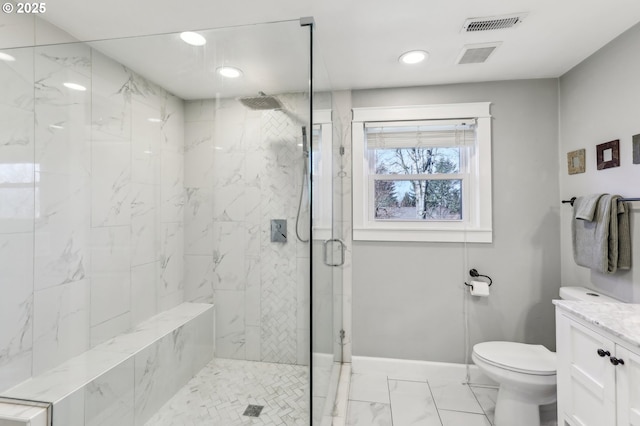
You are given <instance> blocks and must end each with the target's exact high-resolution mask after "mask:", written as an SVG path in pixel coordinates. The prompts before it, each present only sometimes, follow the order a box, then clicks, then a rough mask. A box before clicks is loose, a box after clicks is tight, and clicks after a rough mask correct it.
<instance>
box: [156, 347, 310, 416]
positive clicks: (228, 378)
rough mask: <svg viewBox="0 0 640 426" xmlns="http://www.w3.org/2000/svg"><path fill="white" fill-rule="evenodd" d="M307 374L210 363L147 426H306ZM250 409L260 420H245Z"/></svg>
mask: <svg viewBox="0 0 640 426" xmlns="http://www.w3.org/2000/svg"><path fill="white" fill-rule="evenodd" d="M308 401H309V368H308V367H306V366H300V365H288V364H272V363H266V362H253V361H240V360H230V359H214V360H213V361H211V362H210V363H209V364H208V365H207V366H206V367H205V368H203V369H202V370H201V371H200V372H199V373H198V374H197V375H196V376H195V377H194V378H193V379H191V380H190V381H189V383H187V384H186V385H185V386H184V387H183V388H182V389H181V390H180V391H178V393H176V395H175V396H174V397H173V398H172V399H171V400H169V401H168V402H167V403H166V404H165V405H164V406H163V407H162V408H161V409H160V411H159V412H158V413H156V415H154V416H153V417H152V418H151V419H150V420H149V421H148V422H147V423H146V426H178V425H180V426H187V425H188V426H236V425H261V426H262V425H264V426H272V425H273V426H276V425H287V426H309V424H310V420H309V418H310V415H309V403H308ZM249 404H253V405H263V406H264V409H263V410H262V412H261V414H260V416H259V417H247V416H243V415H242V414H243V413H244V411H245V409H246V408H247V406H248V405H249Z"/></svg>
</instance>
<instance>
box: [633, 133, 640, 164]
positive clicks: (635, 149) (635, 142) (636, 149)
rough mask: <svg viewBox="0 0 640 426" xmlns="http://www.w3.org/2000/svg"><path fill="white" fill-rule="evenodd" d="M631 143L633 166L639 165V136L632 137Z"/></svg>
mask: <svg viewBox="0 0 640 426" xmlns="http://www.w3.org/2000/svg"><path fill="white" fill-rule="evenodd" d="M631 143H632V144H633V164H640V135H633V137H632V138H631Z"/></svg>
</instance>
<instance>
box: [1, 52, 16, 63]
mask: <svg viewBox="0 0 640 426" xmlns="http://www.w3.org/2000/svg"><path fill="white" fill-rule="evenodd" d="M15 60H16V58H14V57H13V56H11V55H9V54H8V53H2V52H0V61H7V62H13V61H15Z"/></svg>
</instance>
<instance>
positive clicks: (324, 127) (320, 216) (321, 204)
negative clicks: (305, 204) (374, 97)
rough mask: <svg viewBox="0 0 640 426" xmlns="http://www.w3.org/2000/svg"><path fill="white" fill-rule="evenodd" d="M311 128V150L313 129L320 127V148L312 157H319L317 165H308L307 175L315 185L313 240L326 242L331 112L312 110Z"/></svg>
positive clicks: (330, 208)
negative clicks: (309, 175)
mask: <svg viewBox="0 0 640 426" xmlns="http://www.w3.org/2000/svg"><path fill="white" fill-rule="evenodd" d="M313 122H314V123H313V126H312V128H311V132H310V133H309V147H310V149H311V150H314V149H317V148H318V147H315V146H313V127H315V126H319V127H320V135H321V136H322V139H321V141H320V147H319V150H318V151H314V155H319V157H320V158H319V160H320V161H319V164H318V166H319V167H317V168H316V169H315V170H314V167H313V164H310V170H309V173H310V174H313V176H312V178H311V179H312V181H313V182H314V183H316V184H317V186H314V188H313V209H314V210H313V215H312V218H313V223H312V230H313V238H314V239H321V240H328V239H331V238H332V236H331V231H332V221H333V203H332V194H333V186H332V184H333V176H332V174H333V168H332V165H333V124H332V120H331V110H325V109H323V110H314V111H313ZM314 173H315V174H314Z"/></svg>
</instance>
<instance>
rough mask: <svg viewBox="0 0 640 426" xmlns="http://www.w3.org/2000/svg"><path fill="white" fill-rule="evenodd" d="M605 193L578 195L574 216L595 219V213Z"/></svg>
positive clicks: (574, 203)
mask: <svg viewBox="0 0 640 426" xmlns="http://www.w3.org/2000/svg"><path fill="white" fill-rule="evenodd" d="M603 195H604V194H591V195H587V196H584V197H578V198H576V199H575V201H574V202H573V211H574V217H575V218H576V219H581V220H589V221H592V220H593V215H594V214H595V212H596V207H597V206H598V200H599V199H600V197H602V196H603Z"/></svg>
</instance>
